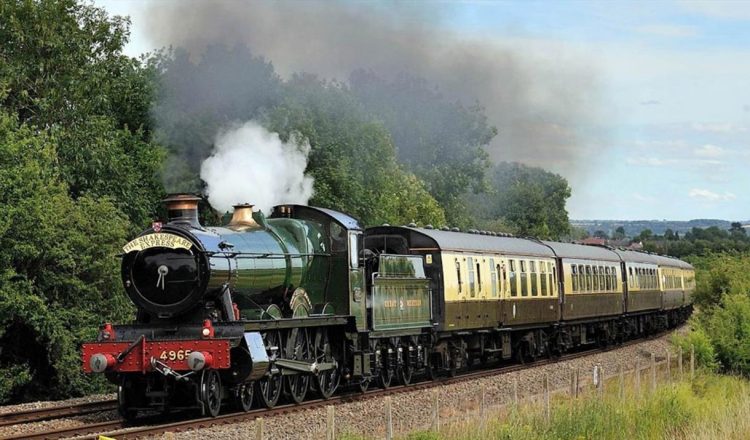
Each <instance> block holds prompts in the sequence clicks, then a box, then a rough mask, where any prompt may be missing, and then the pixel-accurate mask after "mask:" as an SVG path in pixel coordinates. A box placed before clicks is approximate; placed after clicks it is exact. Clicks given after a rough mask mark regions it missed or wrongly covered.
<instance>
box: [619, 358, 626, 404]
mask: <svg viewBox="0 0 750 440" xmlns="http://www.w3.org/2000/svg"><path fill="white" fill-rule="evenodd" d="M619 396H620V399H621V400H622V399H624V398H625V369H624V368H623V366H622V364H620V392H619Z"/></svg>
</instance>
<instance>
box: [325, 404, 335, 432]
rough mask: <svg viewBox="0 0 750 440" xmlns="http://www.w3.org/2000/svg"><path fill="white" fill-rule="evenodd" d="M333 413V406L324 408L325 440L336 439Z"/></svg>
mask: <svg viewBox="0 0 750 440" xmlns="http://www.w3.org/2000/svg"><path fill="white" fill-rule="evenodd" d="M334 423H335V419H334V413H333V405H328V406H327V407H326V440H334V439H335V438H336V425H335V424H334Z"/></svg>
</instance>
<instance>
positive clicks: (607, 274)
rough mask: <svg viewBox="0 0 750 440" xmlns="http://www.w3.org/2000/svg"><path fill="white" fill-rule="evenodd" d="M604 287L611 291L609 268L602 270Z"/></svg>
mask: <svg viewBox="0 0 750 440" xmlns="http://www.w3.org/2000/svg"><path fill="white" fill-rule="evenodd" d="M604 277H605V280H604V287H605V289H606V290H608V291H609V290H612V279H611V278H610V277H609V267H605V268H604Z"/></svg>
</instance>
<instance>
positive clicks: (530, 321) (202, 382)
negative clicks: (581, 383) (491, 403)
mask: <svg viewBox="0 0 750 440" xmlns="http://www.w3.org/2000/svg"><path fill="white" fill-rule="evenodd" d="M199 200H200V199H199V198H197V197H195V196H193V195H188V194H176V195H172V196H169V197H168V198H167V199H165V201H164V202H165V205H166V210H167V213H168V214H167V216H168V220H167V222H166V223H160V222H157V223H154V224H153V225H152V227H151V228H149V229H147V230H146V231H144V232H143V233H142V234H141V235H140V236H138V237H137V238H135V239H134V240H133V241H131V242H129V243H127V244H126V245H125V246H124V247H123V254H122V282H123V285H124V287H125V291H126V292H127V294H128V296H129V297H130V299H131V300H132V301H133V303H134V304H135V305H136V308H137V315H136V318H135V322H134V323H132V324H129V325H112V324H110V323H105V324H103V325H102V327H101V330H100V333H99V336H98V338H97V341H92V342H89V343H86V344H84V345H83V347H82V363H83V369H84V371H85V372H87V373H102V374H105V375H106V377H107V378H108V379H109V380H110V381H111V382H113V383H115V384H117V385H118V391H117V398H118V407H119V412H120V413H121V415H122V416H123V417H125V418H128V419H132V418H135V417H136V416H137V415H138V413H139V412H141V411H169V410H172V409H186V408H187V409H198V410H200V411H201V412H202V413H203V414H207V415H210V416H216V415H218V414H219V412H220V411H221V409H222V407H223V406H226V405H228V404H233V405H234V406H236V407H238V408H240V409H242V410H245V411H248V410H250V409H251V408H252V407H253V406H255V405H260V406H264V407H273V406H274V405H276V404H277V403H278V402H279V401H280V399H282V398H283V399H286V400H288V401H292V402H302V401H303V400H305V398H306V397H307V396H308V395H309V394H312V393H315V394H317V395H319V396H322V397H323V398H328V397H330V396H331V395H332V394H333V393H334V392H335V391H336V389H337V388H338V387H339V386H341V385H347V386H353V387H358V388H359V389H361V390H366V389H367V388H368V386H370V384H371V383H376V384H377V385H378V386H381V387H389V386H391V384H392V383H394V381H398V382H399V383H402V384H410V383H411V382H412V381H414V380H417V379H421V378H432V377H434V376H435V375H438V374H448V375H453V374H456V372H457V371H459V370H462V369H465V368H470V367H480V366H482V365H484V364H488V363H492V362H504V361H511V360H515V361H519V362H525V361H528V360H530V359H533V358H536V357H539V356H555V355H559V354H560V353H562V352H565V351H567V350H571V349H575V348H576V347H581V346H587V345H594V344H598V345H600V346H606V345H609V344H616V343H618V342H621V341H623V340H625V339H628V338H635V337H641V336H644V335H648V334H651V333H654V332H658V331H661V330H663V329H666V328H669V327H673V326H676V325H678V324H680V323H682V322H684V321H685V320H686V319H687V317H688V316H689V315H690V313H691V310H692V301H691V295H692V291H693V289H694V285H695V280H694V270H693V268H692V267H691V266H690V265H689V264H687V263H685V262H682V261H680V260H677V259H673V258H669V257H665V256H658V255H652V254H646V253H639V252H633V251H625V250H616V249H610V248H605V247H596V246H583V245H575V244H567V243H556V242H547V241H539V240H536V239H529V238H516V237H512V236H508V235H504V234H497V233H490V232H485V231H469V232H468V233H464V232H459V231H457V230H446V229H435V228H432V227H431V226H429V225H427V226H426V227H424V228H418V227H416V225H413V224H412V225H409V226H388V225H384V226H379V227H373V228H368V229H364V228H363V227H362V226H361V225H360V224H359V222H358V221H357V220H355V219H353V218H352V217H350V216H348V215H346V214H343V213H340V212H336V211H333V210H330V209H323V208H315V207H311V206H302V205H280V206H276V207H274V208H273V211H272V213H271V215H270V216H268V217H266V216H264V215H263V213H262V212H260V211H253V208H252V206H251V205H237V206H235V207H234V213H233V216H232V218H231V220H230V221H229V223H228V224H227V225H226V226H224V227H204V226H202V225H201V224H200V223H199V221H198V202H199Z"/></svg>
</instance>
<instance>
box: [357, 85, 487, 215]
mask: <svg viewBox="0 0 750 440" xmlns="http://www.w3.org/2000/svg"><path fill="white" fill-rule="evenodd" d="M349 83H350V85H351V90H352V93H353V94H354V95H355V96H356V97H357V98H358V99H359V100H360V102H361V103H362V105H363V107H364V110H365V111H367V112H368V113H370V114H372V115H374V117H375V118H376V119H378V120H380V121H382V123H383V125H384V126H385V128H386V129H387V130H388V131H389V132H390V134H391V137H392V139H393V144H394V146H395V147H396V152H397V155H398V159H399V161H400V162H401V163H403V164H405V165H406V167H407V169H408V170H410V171H412V172H413V173H415V174H416V175H417V176H419V177H420V178H421V179H422V180H424V182H425V184H426V187H427V189H428V190H429V192H430V194H432V196H433V197H434V198H435V199H436V200H437V201H438V202H439V203H440V205H441V206H443V208H444V209H445V211H446V217H447V219H448V222H449V223H451V224H453V225H455V224H467V217H466V215H465V212H466V210H465V207H464V205H463V198H462V195H463V194H464V193H465V192H466V191H473V192H477V191H480V190H483V189H484V180H483V179H484V175H485V170H486V169H487V168H488V166H489V162H488V156H487V153H486V151H485V148H486V147H487V145H489V143H490V141H491V140H492V138H494V137H495V135H496V134H497V130H496V129H495V128H494V127H492V126H490V125H489V124H488V122H487V118H486V116H485V115H484V109H483V108H482V107H481V106H479V105H472V106H469V107H466V106H464V105H462V104H461V103H457V102H451V101H449V100H448V99H446V98H445V97H444V96H443V95H442V94H441V93H440V92H439V91H438V90H437V89H436V88H435V87H433V86H431V85H430V84H429V83H428V82H427V81H426V80H424V79H422V78H417V77H413V76H410V75H407V74H402V75H399V76H397V77H396V78H394V79H392V80H385V79H383V78H381V77H379V76H377V75H376V74H375V73H373V72H369V71H362V70H358V71H355V72H353V73H352V74H351V76H350V78H349Z"/></svg>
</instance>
